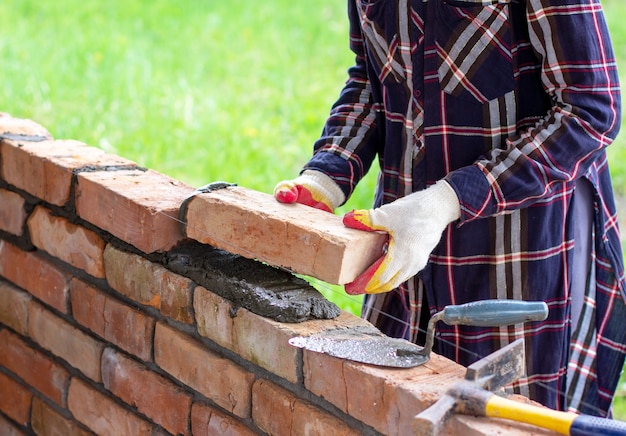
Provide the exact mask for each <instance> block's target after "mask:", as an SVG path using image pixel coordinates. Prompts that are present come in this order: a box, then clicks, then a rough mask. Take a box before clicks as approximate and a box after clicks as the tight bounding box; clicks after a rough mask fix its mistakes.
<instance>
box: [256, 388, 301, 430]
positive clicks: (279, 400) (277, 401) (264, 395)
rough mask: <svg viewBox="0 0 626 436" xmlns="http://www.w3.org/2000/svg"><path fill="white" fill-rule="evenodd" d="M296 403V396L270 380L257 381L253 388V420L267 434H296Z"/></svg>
mask: <svg viewBox="0 0 626 436" xmlns="http://www.w3.org/2000/svg"><path fill="white" fill-rule="evenodd" d="M295 403H296V397H295V395H293V394H292V393H290V392H288V391H286V390H284V389H282V388H280V387H278V386H276V385H275V384H273V383H271V382H270V381H268V380H264V379H260V380H257V381H256V382H255V383H254V385H253V386H252V419H253V420H254V423H255V424H256V425H258V426H259V428H260V429H261V430H263V431H264V432H265V433H267V434H296V433H294V432H293V428H292V427H293V410H294V406H295Z"/></svg>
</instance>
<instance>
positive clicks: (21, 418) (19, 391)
mask: <svg viewBox="0 0 626 436" xmlns="http://www.w3.org/2000/svg"><path fill="white" fill-rule="evenodd" d="M32 398H33V394H31V393H30V392H29V391H28V390H27V389H26V388H25V387H24V386H22V385H21V384H20V383H18V382H17V381H15V380H13V379H11V378H9V377H8V376H7V375H6V374H3V373H1V372H0V412H3V413H4V414H5V415H6V416H8V417H9V418H11V419H12V420H13V421H15V422H16V423H18V424H20V425H26V424H28V422H29V417H30V404H31V400H32Z"/></svg>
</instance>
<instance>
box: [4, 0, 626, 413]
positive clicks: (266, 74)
mask: <svg viewBox="0 0 626 436" xmlns="http://www.w3.org/2000/svg"><path fill="white" fill-rule="evenodd" d="M345 4H346V1H345V0H308V1H306V2H304V1H292V0H273V1H270V2H260V1H258V0H230V1H228V2H218V1H209V0H178V1H176V2H174V1H172V0H108V1H84V0H55V1H50V2H45V1H41V0H5V1H3V2H0V16H1V17H2V18H3V21H2V30H1V31H0V35H1V36H0V59H2V64H1V69H0V77H1V78H2V85H1V86H0V101H2V106H1V107H0V111H3V112H8V113H10V114H12V115H13V116H15V117H21V118H31V119H34V120H35V121H37V122H39V123H40V124H42V125H44V126H45V127H47V128H48V129H49V130H50V131H51V133H52V134H53V135H54V136H55V137H56V138H71V139H78V140H81V141H84V142H86V143H88V144H90V145H94V146H97V147H99V148H102V149H104V150H106V151H108V152H111V153H115V154H119V155H121V156H124V157H126V158H129V159H132V160H134V161H136V162H137V163H139V164H140V165H143V166H146V167H149V168H152V169H155V170H158V171H160V172H162V173H165V174H167V175H169V176H172V177H174V178H176V179H180V180H183V181H185V182H187V183H189V184H191V185H193V186H200V185H203V184H205V183H208V182H211V181H216V180H226V181H230V182H235V183H238V184H239V185H242V186H246V187H249V188H253V189H256V190H259V191H263V192H271V191H272V189H273V187H274V185H275V184H276V182H278V181H279V180H282V179H288V178H293V177H294V176H295V175H296V174H297V173H298V171H299V169H300V167H301V166H302V164H303V163H304V162H306V160H307V159H308V158H309V156H310V153H311V145H312V142H313V141H314V140H315V139H316V138H317V136H318V135H319V133H320V131H321V127H322V125H323V122H324V120H325V118H326V115H327V114H328V110H329V108H330V106H331V104H332V103H333V102H334V100H335V99H336V97H337V96H338V93H339V91H340V90H341V87H342V85H343V83H344V81H345V79H346V77H347V76H346V70H347V68H348V67H349V66H350V65H351V63H352V61H353V56H352V54H351V52H350V51H349V50H348V38H347V31H348V29H347V19H346V11H345V9H346V5H345ZM603 6H604V8H605V11H606V17H607V21H608V23H609V27H610V29H611V32H612V37H613V44H614V48H615V51H616V55H617V59H618V63H619V65H620V67H621V70H620V72H621V77H622V83H624V84H626V75H625V72H626V27H625V26H623V23H620V20H621V21H623V17H625V16H626V2H625V1H624V0H603ZM625 130H626V128H625ZM609 157H610V161H611V171H612V175H613V179H614V182H615V187H616V191H617V193H618V195H619V196H624V195H626V133H622V134H621V135H620V137H618V139H617V141H616V142H615V144H613V145H612V146H611V147H610V148H609ZM373 186H374V174H373V173H372V174H370V175H368V176H367V177H366V179H365V180H364V181H363V182H362V183H361V184H360V185H359V187H358V188H357V191H356V192H355V194H354V196H353V197H352V198H351V199H350V201H349V202H348V204H347V205H346V206H344V207H343V208H342V209H341V210H340V211H338V213H341V212H343V211H345V210H349V209H351V208H367V207H369V205H370V204H371V197H372V192H373ZM319 287H320V288H322V291H323V292H324V293H325V295H327V296H328V298H330V299H331V300H333V301H335V302H337V303H338V304H339V305H340V306H342V307H343V308H345V309H347V310H350V311H352V312H353V313H358V312H359V307H360V302H361V299H360V298H353V297H348V296H347V295H345V294H344V293H343V292H342V291H341V290H340V289H338V288H336V287H328V286H326V285H324V284H320V285H319ZM621 386H622V389H621V390H620V393H619V395H618V397H617V398H616V404H615V413H616V416H617V417H618V418H620V419H624V420H626V398H625V397H626V393H625V392H624V391H625V389H624V386H626V379H623V380H622V385H621Z"/></svg>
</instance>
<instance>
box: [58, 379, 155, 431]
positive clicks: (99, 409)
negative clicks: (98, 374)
mask: <svg viewBox="0 0 626 436" xmlns="http://www.w3.org/2000/svg"><path fill="white" fill-rule="evenodd" d="M67 403H68V405H69V410H70V412H72V414H73V415H74V417H75V418H76V419H77V420H78V421H79V422H81V423H82V424H84V425H85V426H87V427H88V428H89V429H91V430H92V431H93V432H94V433H97V434H98V435H102V436H107V435H110V436H118V435H133V436H140V435H151V434H152V431H153V425H152V424H150V423H149V422H147V421H144V420H143V419H141V418H140V417H138V416H137V415H135V414H133V413H131V412H130V411H128V410H126V409H124V408H123V407H121V406H119V405H118V404H117V403H115V401H113V400H112V399H111V398H108V397H107V396H106V395H103V394H102V393H100V392H98V391H97V390H95V389H94V388H92V387H91V386H89V385H88V384H87V383H85V382H84V381H82V380H79V379H77V378H73V379H72V381H71V383H70V391H69V395H68V399H67Z"/></svg>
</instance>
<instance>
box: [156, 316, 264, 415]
mask: <svg viewBox="0 0 626 436" xmlns="http://www.w3.org/2000/svg"><path fill="white" fill-rule="evenodd" d="M181 356H184V358H182V359H181ZM154 359H155V362H156V363H157V365H159V366H160V367H161V368H162V369H163V370H164V371H165V372H167V373H169V374H171V375H172V376H173V377H174V378H176V379H177V380H179V381H180V382H182V383H184V384H185V385H187V386H189V387H190V388H192V389H194V390H196V391H198V392H199V393H201V394H202V395H204V396H205V397H207V398H208V399H210V400H212V401H214V402H215V404H217V405H218V406H220V407H222V408H223V409H225V410H228V411H229V412H231V413H232V414H234V415H237V416H239V417H242V418H247V417H249V416H250V408H251V404H250V401H251V395H252V383H253V381H254V374H252V373H250V372H248V371H246V370H245V369H243V368H242V367H240V366H239V365H237V364H235V363H234V362H231V361H229V360H227V359H225V358H223V357H220V356H218V355H217V354H215V353H214V352H212V351H210V350H208V349H206V348H205V347H204V346H203V345H202V344H201V343H199V342H197V341H195V340H193V339H192V338H190V337H189V336H187V335H185V334H183V333H181V332H179V331H177V330H175V329H173V328H171V327H169V326H167V325H166V324H164V323H158V324H157V327H156V333H155V339H154Z"/></svg>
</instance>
